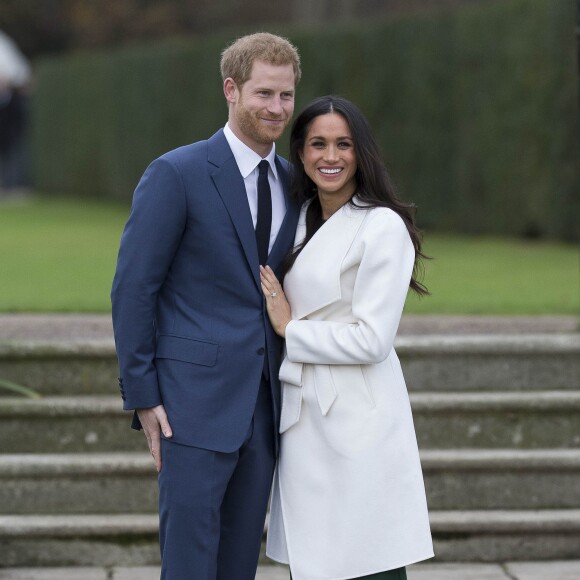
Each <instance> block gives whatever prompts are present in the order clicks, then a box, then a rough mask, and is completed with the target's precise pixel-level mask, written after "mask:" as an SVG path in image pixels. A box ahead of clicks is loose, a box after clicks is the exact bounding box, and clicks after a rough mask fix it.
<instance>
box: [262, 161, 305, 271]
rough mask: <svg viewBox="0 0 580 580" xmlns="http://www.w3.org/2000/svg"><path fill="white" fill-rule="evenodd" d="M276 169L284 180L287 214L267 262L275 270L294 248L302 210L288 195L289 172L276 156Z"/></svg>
mask: <svg viewBox="0 0 580 580" xmlns="http://www.w3.org/2000/svg"><path fill="white" fill-rule="evenodd" d="M276 168H277V169H278V175H279V176H280V179H281V180H282V187H283V189H284V198H285V200H286V214H285V215H284V220H283V221H282V225H281V226H280V230H279V231H278V235H277V237H276V240H275V242H274V245H273V246H272V250H271V251H270V254H269V256H268V260H267V263H268V264H269V265H270V266H271V268H272V269H273V270H276V268H277V267H278V266H279V265H280V263H281V262H282V260H283V259H284V258H285V257H286V254H287V253H288V251H289V249H290V248H291V247H292V243H293V241H294V236H295V233H296V223H297V222H298V214H299V213H300V208H299V207H298V205H297V204H296V202H294V201H293V200H291V199H290V196H289V193H288V170H287V168H286V166H285V165H284V164H283V163H282V162H281V161H280V159H279V158H278V156H276Z"/></svg>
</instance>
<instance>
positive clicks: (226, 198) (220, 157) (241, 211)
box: [208, 129, 261, 291]
mask: <svg viewBox="0 0 580 580" xmlns="http://www.w3.org/2000/svg"><path fill="white" fill-rule="evenodd" d="M208 161H209V163H210V164H211V165H213V167H212V168H211V169H210V175H211V178H212V179H213V182H214V183H215V186H216V188H217V190H218V193H219V194H220V197H221V198H222V200H223V202H224V205H225V206H226V209H227V211H228V213H229V214H230V219H231V220H232V223H233V224H234V228H235V229H236V232H237V234H238V238H239V239H240V243H241V244H242V248H243V249H244V253H245V255H246V260H247V261H248V264H249V265H250V268H251V270H252V273H253V275H254V281H255V282H256V285H257V287H258V290H260V291H261V286H260V272H259V270H258V248H257V246H256V235H255V232H254V226H253V223H252V214H251V212H250V207H249V205H248V198H247V195H246V187H245V185H244V179H243V178H242V175H241V174H240V170H239V169H238V165H237V163H236V160H235V158H234V156H233V154H232V151H231V149H230V147H229V145H228V142H227V140H226V138H225V136H224V134H223V130H222V129H220V131H218V132H217V133H216V134H215V135H214V136H213V137H211V138H210V139H209V141H208Z"/></svg>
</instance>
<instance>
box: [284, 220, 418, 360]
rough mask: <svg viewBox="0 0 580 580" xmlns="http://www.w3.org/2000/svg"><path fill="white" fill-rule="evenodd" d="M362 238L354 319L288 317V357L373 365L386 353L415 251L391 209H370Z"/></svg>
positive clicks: (397, 319)
mask: <svg viewBox="0 0 580 580" xmlns="http://www.w3.org/2000/svg"><path fill="white" fill-rule="evenodd" d="M360 237H361V239H360V243H361V244H362V246H361V247H359V251H362V255H361V258H360V264H359V268H358V272H357V274H356V279H355V284H354V289H353V299H352V315H353V319H354V321H353V322H337V321H331V320H305V319H302V320H292V321H291V322H290V323H289V324H288V326H287V327H286V351H287V356H288V359H289V360H290V361H292V362H300V363H310V364H374V363H378V362H380V361H382V360H384V359H385V358H387V356H388V355H389V353H390V351H391V349H392V348H393V342H394V340H395V335H396V332H397V328H398V326H399V322H400V319H401V314H402V312H403V306H404V304H405V298H406V296H407V291H408V289H409V282H410V280H411V274H412V271H413V264H414V260H415V250H414V247H413V244H412V242H411V238H410V236H409V233H408V232H407V228H406V226H405V224H404V222H403V220H402V219H401V218H400V217H399V216H398V215H397V214H395V213H394V212H392V211H389V210H383V209H381V210H374V211H373V212H372V214H371V215H370V216H369V220H368V222H367V224H366V226H365V228H364V231H363V232H361V234H360ZM312 291H316V290H315V289H313V290H312Z"/></svg>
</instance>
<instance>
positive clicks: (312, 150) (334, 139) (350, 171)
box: [300, 113, 357, 203]
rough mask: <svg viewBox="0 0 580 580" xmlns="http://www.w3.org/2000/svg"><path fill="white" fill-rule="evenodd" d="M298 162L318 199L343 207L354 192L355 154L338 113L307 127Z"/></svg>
mask: <svg viewBox="0 0 580 580" xmlns="http://www.w3.org/2000/svg"><path fill="white" fill-rule="evenodd" d="M300 159H301V160H302V163H303V165H304V171H305V172H306V174H307V175H308V177H310V179H312V181H313V182H314V183H315V184H316V187H317V188H318V195H319V196H323V197H326V196H332V197H333V198H335V199H333V201H337V200H336V198H340V199H342V198H344V201H343V203H346V202H347V201H348V200H349V199H350V198H351V197H352V195H353V193H354V192H355V189H356V178H355V175H356V167H357V165H356V154H355V152H354V143H353V139H352V133H351V131H350V128H349V126H348V123H347V122H346V120H345V118H344V117H343V116H342V115H340V114H338V113H328V114H326V115H320V116H318V117H315V118H314V120H313V121H312V122H311V123H310V127H309V128H308V130H307V133H306V138H305V140H304V149H303V150H302V152H301V155H300Z"/></svg>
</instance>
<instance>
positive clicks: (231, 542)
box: [111, 33, 300, 580]
mask: <svg viewBox="0 0 580 580" xmlns="http://www.w3.org/2000/svg"><path fill="white" fill-rule="evenodd" d="M221 72H222V77H223V88H224V94H225V97H226V101H227V105H228V122H227V124H226V126H225V127H224V128H223V129H222V130H220V131H218V132H217V133H216V134H215V135H213V136H212V137H211V138H210V139H208V140H207V141H200V142H197V143H193V144H192V145H187V146H185V147H181V148H179V149H176V150H174V151H170V152H169V153H167V154H165V155H163V156H162V157H160V158H159V159H157V160H155V161H154V162H153V163H152V164H151V165H150V166H149V167H148V168H147V170H146V171H145V174H144V175H143V177H142V178H141V181H140V182H139V185H138V186H137V189H136V190H135V194H134V198H133V205H132V208H131V214H130V216H129V220H128V222H127V224H126V226H125V230H124V232H123V236H122V239H121V247H120V250H119V258H118V263H117V271H116V274H115V279H114V282H113V289H112V293H111V299H112V304H113V325H114V330H115V342H116V346H117V356H118V359H119V368H120V378H119V385H120V389H121V394H122V397H123V401H124V408H125V409H132V410H135V414H134V421H133V426H134V427H135V428H140V427H141V426H142V428H143V431H144V432H145V435H146V437H147V441H148V443H149V448H150V451H151V454H152V455H153V458H154V460H155V464H156V466H157V470H158V472H159V511H160V532H159V539H160V544H161V556H162V568H161V578H163V579H166V580H216V579H219V580H254V577H255V573H256V568H257V563H258V557H259V551H260V544H261V537H262V531H263V526H264V519H265V514H266V508H267V502H268V496H269V492H270V485H271V481H272V474H273V470H274V463H275V457H276V453H277V430H278V421H279V410H280V386H279V381H278V369H279V366H280V357H281V349H282V344H281V341H280V339H279V338H278V336H277V335H276V334H275V333H274V332H273V330H272V327H271V326H270V322H269V320H268V317H267V315H266V311H265V305H264V300H263V295H262V292H261V287H260V272H259V266H260V263H262V265H263V264H264V262H266V263H267V264H269V265H270V266H271V267H272V268H273V269H274V271H278V273H280V268H281V265H282V262H283V259H284V257H285V256H286V255H287V253H288V251H289V249H290V248H291V246H292V243H293V241H294V232H295V229H296V223H297V220H298V208H297V207H296V206H295V204H294V203H293V202H292V201H291V200H290V199H289V197H288V191H287V172H288V165H287V162H286V161H285V160H284V159H282V158H280V157H279V156H277V155H276V153H275V147H274V141H275V140H276V139H278V138H279V137H280V136H281V135H282V132H283V131H284V128H285V127H286V125H287V124H288V123H289V121H290V119H291V117H292V114H293V111H294V91H295V87H296V84H297V83H298V81H299V79H300V60H299V56H298V53H297V50H296V48H295V47H294V46H292V44H290V43H289V42H288V41H287V40H286V39H283V38H281V37H278V36H275V35H272V34H268V33H258V34H253V35H250V36H245V37H243V38H240V39H238V40H237V41H235V42H234V43H233V44H232V45H230V46H229V47H228V48H226V49H225V50H224V52H223V53H222V60H221ZM264 162H267V164H266V163H264ZM264 192H266V194H264ZM264 195H266V197H264ZM258 198H260V199H258ZM264 199H266V200H267V204H268V205H267V209H266V210H264V209H263V208H264V206H263V203H264V201H263V200H264ZM270 200H271V202H270ZM265 216H267V217H265ZM265 221H266V222H267V223H265ZM264 228H266V229H264ZM256 230H258V231H256ZM264 232H265V233H264ZM260 236H261V237H262V240H263V241H264V239H265V243H263V244H262V256H263V258H262V260H261V262H260V258H259V253H258V251H259V246H260ZM264 236H265V238H264ZM264 246H265V248H264ZM266 255H267V258H266V257H265V256H266Z"/></svg>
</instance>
